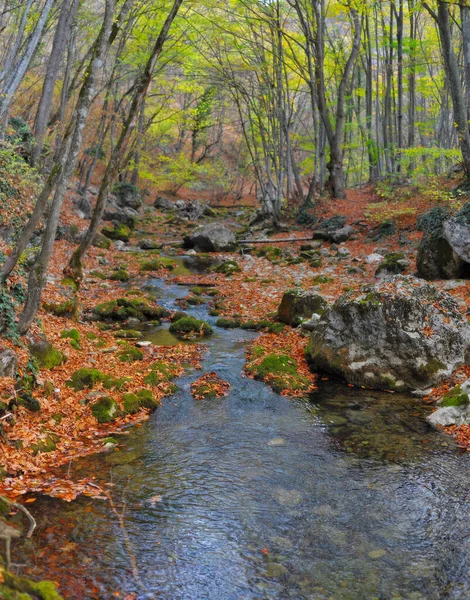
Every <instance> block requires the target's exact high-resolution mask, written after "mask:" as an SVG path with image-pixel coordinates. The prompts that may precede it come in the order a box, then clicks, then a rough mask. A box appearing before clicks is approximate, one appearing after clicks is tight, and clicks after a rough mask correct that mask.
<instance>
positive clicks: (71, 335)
mask: <svg viewBox="0 0 470 600" xmlns="http://www.w3.org/2000/svg"><path fill="white" fill-rule="evenodd" d="M60 337H61V338H62V339H69V340H70V345H71V346H72V348H75V349H76V350H80V348H81V346H80V339H81V338H80V332H79V331H78V329H64V330H63V331H62V332H61V334H60Z"/></svg>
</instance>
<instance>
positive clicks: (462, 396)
mask: <svg viewBox="0 0 470 600" xmlns="http://www.w3.org/2000/svg"><path fill="white" fill-rule="evenodd" d="M467 404H470V398H469V396H468V394H467V393H466V392H464V391H462V388H461V387H460V385H457V386H455V387H454V388H453V389H451V390H450V391H449V392H447V394H446V395H445V396H444V398H443V399H442V401H441V404H440V405H441V406H466V405H467Z"/></svg>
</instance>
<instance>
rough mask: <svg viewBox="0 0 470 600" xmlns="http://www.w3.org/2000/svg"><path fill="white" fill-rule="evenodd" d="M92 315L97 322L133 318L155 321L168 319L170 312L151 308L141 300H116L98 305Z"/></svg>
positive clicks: (145, 301)
mask: <svg viewBox="0 0 470 600" xmlns="http://www.w3.org/2000/svg"><path fill="white" fill-rule="evenodd" d="M93 314H94V316H95V318H97V319H99V320H108V319H109V320H113V321H126V320H127V319H129V318H130V317H133V318H135V319H139V321H147V320H152V321H155V320H160V319H163V318H166V317H168V316H169V314H170V311H169V310H167V309H166V308H163V307H161V306H152V305H151V304H149V303H148V301H147V300H144V299H143V298H118V299H117V300H111V301H109V302H103V303H101V304H98V305H97V306H95V307H94V309H93Z"/></svg>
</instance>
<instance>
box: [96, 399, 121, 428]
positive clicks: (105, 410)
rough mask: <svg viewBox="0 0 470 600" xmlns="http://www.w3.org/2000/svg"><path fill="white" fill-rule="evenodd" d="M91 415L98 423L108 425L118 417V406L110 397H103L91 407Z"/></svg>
mask: <svg viewBox="0 0 470 600" xmlns="http://www.w3.org/2000/svg"><path fill="white" fill-rule="evenodd" d="M91 413H92V415H93V416H94V417H95V419H96V420H97V421H98V423H109V421H114V419H116V418H117V417H118V416H119V406H118V404H117V402H116V401H115V400H113V398H111V397H110V396H103V397H102V398H100V399H99V400H97V401H96V402H95V403H94V404H92V405H91Z"/></svg>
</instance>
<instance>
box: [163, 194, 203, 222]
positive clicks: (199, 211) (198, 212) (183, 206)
mask: <svg viewBox="0 0 470 600" xmlns="http://www.w3.org/2000/svg"><path fill="white" fill-rule="evenodd" d="M154 206H155V208H158V209H159V210H163V211H169V212H177V213H178V214H179V216H180V217H181V218H183V219H187V220H188V221H196V220H197V219H200V218H201V217H212V216H214V214H215V212H214V210H213V209H212V208H211V207H210V206H209V205H208V204H205V203H204V202H200V201H199V200H175V201H173V200H170V199H169V198H165V197H164V196H159V197H158V198H157V199H156V200H155V203H154Z"/></svg>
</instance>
